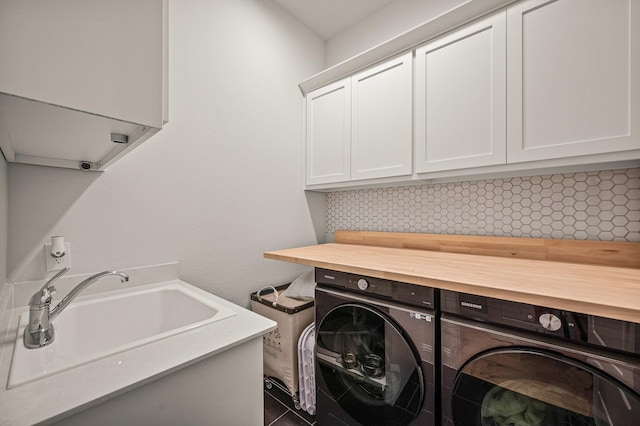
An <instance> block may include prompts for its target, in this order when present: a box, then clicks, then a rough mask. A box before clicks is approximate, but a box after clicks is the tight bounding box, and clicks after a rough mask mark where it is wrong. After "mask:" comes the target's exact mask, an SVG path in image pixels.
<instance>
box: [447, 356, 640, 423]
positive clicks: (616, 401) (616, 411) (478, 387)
mask: <svg viewBox="0 0 640 426" xmlns="http://www.w3.org/2000/svg"><path fill="white" fill-rule="evenodd" d="M452 411H453V418H454V424H455V425H458V426H461V425H478V426H481V425H482V426H485V425H487V426H489V425H490V426H494V425H495V426H497V425H526V426H543V425H550V426H551V425H585V426H587V425H589V426H591V425H596V426H600V425H631V424H636V423H635V422H636V421H637V419H638V418H640V396H639V395H638V393H636V392H634V391H633V390H632V389H630V388H628V387H627V386H626V385H624V384H622V383H620V382H618V381H617V380H616V379H614V378H613V377H611V376H609V375H608V374H606V373H604V372H602V371H600V370H597V369H595V368H593V367H591V366H589V365H587V364H584V363H581V362H579V361H577V360H573V359H571V358H567V357H563V356H562V355H559V354H556V353H553V352H549V351H543V350H537V349H533V348H524V347H523V348H518V347H512V348H506V349H497V350H492V351H488V352H485V353H482V354H480V355H478V356H476V357H474V358H472V359H471V360H470V361H469V362H467V363H466V364H465V365H464V366H463V367H462V368H461V369H460V371H459V372H458V375H457V377H456V380H455V384H454V388H453V398H452Z"/></svg>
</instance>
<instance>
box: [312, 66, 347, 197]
mask: <svg viewBox="0 0 640 426" xmlns="http://www.w3.org/2000/svg"><path fill="white" fill-rule="evenodd" d="M306 133H307V135H306V136H307V150H306V157H307V171H306V173H307V185H312V184H321V183H330V182H345V181H348V180H349V179H350V178H351V79H350V78H347V79H344V80H341V81H338V82H336V83H333V84H329V85H328V86H325V87H322V88H320V89H318V90H314V91H313V92H311V93H309V94H308V95H307V129H306Z"/></svg>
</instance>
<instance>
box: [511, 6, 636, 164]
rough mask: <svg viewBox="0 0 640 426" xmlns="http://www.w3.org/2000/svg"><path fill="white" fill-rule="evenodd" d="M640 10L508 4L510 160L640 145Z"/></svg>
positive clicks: (538, 158) (545, 157) (596, 151)
mask: <svg viewBox="0 0 640 426" xmlns="http://www.w3.org/2000/svg"><path fill="white" fill-rule="evenodd" d="M638 9H640V4H639V3H638V2H637V1H636V0H615V1H602V0H560V1H548V0H530V1H523V2H520V3H516V4H515V5H514V6H512V7H510V8H509V9H508V10H507V28H508V32H507V36H508V40H509V44H508V48H507V49H508V50H507V58H508V59H507V75H508V77H507V78H508V80H507V96H508V98H507V105H508V118H507V126H508V127H507V135H508V149H507V150H508V157H507V158H508V160H507V161H508V162H522V161H529V160H543V159H551V158H562V157H573V156H579V155H588V154H598V153H607V152H617V151H625V150H631V149H638V148H640V135H639V133H640V128H639V127H638V126H639V120H640V118H639V117H640V108H639V107H640V90H639V89H640V88H639V87H638V84H639V83H640V72H639V70H640V61H639V58H638V55H639V53H640V50H639V44H640V32H639V28H638V26H639V24H640V21H639V20H638Z"/></svg>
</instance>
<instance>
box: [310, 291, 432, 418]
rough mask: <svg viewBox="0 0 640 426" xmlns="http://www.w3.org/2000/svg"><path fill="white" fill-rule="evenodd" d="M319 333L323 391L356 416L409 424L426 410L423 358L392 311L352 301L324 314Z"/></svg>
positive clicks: (320, 374) (320, 388) (317, 347)
mask: <svg viewBox="0 0 640 426" xmlns="http://www.w3.org/2000/svg"><path fill="white" fill-rule="evenodd" d="M316 338H317V346H316V359H317V366H318V371H316V375H317V376H319V380H318V389H319V392H323V393H325V394H327V396H328V397H330V398H331V400H333V401H334V402H335V403H336V404H338V405H339V406H340V407H341V408H342V410H344V412H345V413H347V414H348V415H349V416H351V417H352V419H353V420H355V421H356V422H358V423H360V424H365V425H369V424H380V422H381V419H389V421H392V422H393V423H392V424H394V425H395V424H397V425H406V424H409V423H410V422H411V421H412V420H413V419H414V418H415V417H416V416H417V415H418V414H419V413H420V408H421V406H422V401H423V400H424V383H423V376H422V370H421V368H420V360H419V359H418V358H417V357H416V355H415V353H414V350H413V349H412V347H411V345H410V343H409V342H408V341H407V340H406V339H405V337H404V336H403V333H402V331H401V330H400V328H399V327H398V326H397V325H396V324H395V323H394V322H393V320H391V318H389V317H388V316H387V315H385V314H384V313H382V312H380V311H378V310H376V309H374V308H372V307H369V306H367V305H364V304H358V303H346V304H343V305H340V306H337V307H335V308H333V309H332V310H330V311H329V312H328V313H327V314H326V315H324V317H323V318H322V319H321V320H320V323H319V325H318V333H317V336H316ZM390 424H391V423H390Z"/></svg>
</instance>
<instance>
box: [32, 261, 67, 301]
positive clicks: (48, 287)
mask: <svg viewBox="0 0 640 426" xmlns="http://www.w3.org/2000/svg"><path fill="white" fill-rule="evenodd" d="M67 271H69V268H63V269H62V270H60V271H59V272H58V273H57V274H55V275H54V276H53V277H52V278H50V279H49V280H48V281H47V282H46V283H45V284H44V285H43V286H42V288H41V289H40V290H39V291H38V292H37V293H35V294H34V295H33V296H31V300H29V306H42V305H47V304H49V303H51V295H52V294H54V293H55V292H56V288H55V287H54V286H53V282H54V281H56V280H57V279H58V278H60V277H61V276H63V275H64V274H66V273H67Z"/></svg>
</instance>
